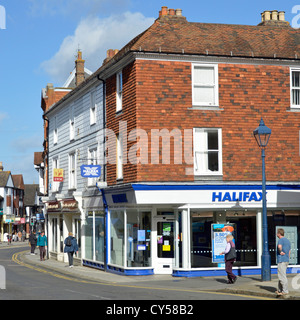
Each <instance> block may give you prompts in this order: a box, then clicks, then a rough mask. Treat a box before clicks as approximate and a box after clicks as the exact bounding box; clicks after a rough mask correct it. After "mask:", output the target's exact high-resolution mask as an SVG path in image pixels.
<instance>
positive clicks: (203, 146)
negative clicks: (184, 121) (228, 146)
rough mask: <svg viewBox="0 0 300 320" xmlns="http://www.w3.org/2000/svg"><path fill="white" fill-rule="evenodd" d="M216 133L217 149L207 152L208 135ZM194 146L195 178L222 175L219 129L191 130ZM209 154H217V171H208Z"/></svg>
mask: <svg viewBox="0 0 300 320" xmlns="http://www.w3.org/2000/svg"><path fill="white" fill-rule="evenodd" d="M216 131H217V133H218V149H215V150H212V149H211V150H208V146H207V143H208V133H209V132H216ZM193 146H194V175H195V176H217V175H222V174H223V165H222V129H221V128H194V129H193ZM210 152H217V153H218V170H216V171H212V170H209V169H208V160H209V158H208V154H209V153H210Z"/></svg>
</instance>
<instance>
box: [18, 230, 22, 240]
mask: <svg viewBox="0 0 300 320" xmlns="http://www.w3.org/2000/svg"><path fill="white" fill-rule="evenodd" d="M18 241H22V232H21V231H20V230H19V232H18Z"/></svg>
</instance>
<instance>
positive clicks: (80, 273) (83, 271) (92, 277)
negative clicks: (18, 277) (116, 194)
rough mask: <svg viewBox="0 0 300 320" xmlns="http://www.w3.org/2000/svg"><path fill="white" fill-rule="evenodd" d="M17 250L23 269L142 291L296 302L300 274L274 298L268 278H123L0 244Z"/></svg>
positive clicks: (273, 283)
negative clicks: (197, 292)
mask: <svg viewBox="0 0 300 320" xmlns="http://www.w3.org/2000/svg"><path fill="white" fill-rule="evenodd" d="M9 247H19V248H20V253H19V254H17V255H14V259H13V260H14V261H15V262H17V263H19V264H23V265H25V266H27V267H31V268H33V269H37V270H38V271H41V270H44V271H45V272H47V273H52V274H53V275H55V274H57V275H59V276H60V277H63V278H65V279H70V280H73V281H74V280H75V279H76V280H75V281H81V282H97V283H102V284H105V285H120V286H121V285H124V286H125V285H130V286H131V287H132V286H136V287H141V286H142V287H143V288H149V289H151V288H155V289H158V288H161V289H162V290H163V289H165V288H168V289H171V290H173V289H178V290H185V291H188V290H191V291H199V292H204V291H206V292H208V293H209V292H210V293H212V292H214V293H216V294H218V293H219V294H222V293H227V294H237V295H244V296H255V297H260V298H261V299H279V300H300V273H298V274H297V273H296V274H288V275H287V277H288V283H289V284H288V285H289V294H288V295H284V296H277V295H276V293H275V291H276V290H277V285H278V277H277V274H275V275H272V276H271V281H262V280H261V276H260V275H251V276H241V277H238V279H237V281H236V282H235V283H234V284H231V285H228V284H227V283H226V282H227V279H226V277H190V278H182V277H173V276H172V275H149V276H123V275H119V274H114V273H110V272H105V271H102V270H97V269H94V268H89V267H84V266H74V267H73V268H70V267H69V266H68V263H66V262H60V261H57V260H54V259H46V260H45V261H40V258H39V251H38V249H36V251H35V252H36V254H35V255H31V254H30V246H29V244H28V242H15V243H11V244H10V245H8V244H7V243H0V249H5V248H9Z"/></svg>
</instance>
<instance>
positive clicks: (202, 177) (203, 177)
mask: <svg viewBox="0 0 300 320" xmlns="http://www.w3.org/2000/svg"><path fill="white" fill-rule="evenodd" d="M194 180H195V181H203V180H206V181H213V180H216V181H222V180H223V174H221V173H220V174H216V175H204V174H203V175H197V176H196V175H195V176H194Z"/></svg>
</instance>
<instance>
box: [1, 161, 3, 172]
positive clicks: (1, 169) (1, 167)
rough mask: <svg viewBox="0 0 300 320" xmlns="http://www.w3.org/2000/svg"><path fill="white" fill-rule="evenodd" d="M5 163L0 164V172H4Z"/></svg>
mask: <svg viewBox="0 0 300 320" xmlns="http://www.w3.org/2000/svg"><path fill="white" fill-rule="evenodd" d="M3 169H4V168H3V163H2V161H1V162H0V172H2V171H3Z"/></svg>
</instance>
